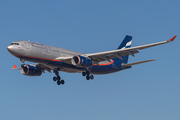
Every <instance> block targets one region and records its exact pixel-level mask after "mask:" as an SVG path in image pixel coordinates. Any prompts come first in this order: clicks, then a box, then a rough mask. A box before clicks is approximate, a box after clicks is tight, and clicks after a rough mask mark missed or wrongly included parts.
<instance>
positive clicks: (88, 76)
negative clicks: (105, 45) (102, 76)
mask: <svg viewBox="0 0 180 120" xmlns="http://www.w3.org/2000/svg"><path fill="white" fill-rule="evenodd" d="M82 75H83V76H86V79H87V80H90V79H91V80H93V79H94V76H93V75H90V73H89V71H86V72H82Z"/></svg>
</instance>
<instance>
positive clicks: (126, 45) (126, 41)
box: [118, 35, 132, 49]
mask: <svg viewBox="0 0 180 120" xmlns="http://www.w3.org/2000/svg"><path fill="white" fill-rule="evenodd" d="M131 43H132V36H128V35H126V37H125V38H124V40H123V41H122V43H121V44H120V45H119V47H118V49H124V48H129V47H131Z"/></svg>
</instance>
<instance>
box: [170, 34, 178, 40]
mask: <svg viewBox="0 0 180 120" xmlns="http://www.w3.org/2000/svg"><path fill="white" fill-rule="evenodd" d="M176 37H177V35H175V36H174V37H172V38H171V39H169V42H170V41H174V39H175V38H176Z"/></svg>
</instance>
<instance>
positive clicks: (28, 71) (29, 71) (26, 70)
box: [21, 64, 42, 76]
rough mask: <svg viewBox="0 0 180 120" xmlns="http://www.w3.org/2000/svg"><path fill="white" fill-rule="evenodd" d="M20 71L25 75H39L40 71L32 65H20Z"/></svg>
mask: <svg viewBox="0 0 180 120" xmlns="http://www.w3.org/2000/svg"><path fill="white" fill-rule="evenodd" d="M21 73H22V74H23V75H26V76H41V74H42V71H41V70H39V69H38V68H37V67H34V66H32V65H23V64H22V65H21Z"/></svg>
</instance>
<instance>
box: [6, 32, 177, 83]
mask: <svg viewBox="0 0 180 120" xmlns="http://www.w3.org/2000/svg"><path fill="white" fill-rule="evenodd" d="M175 38H176V36H174V37H172V38H171V39H169V40H166V41H162V42H157V43H152V44H146V45H141V46H136V47H131V43H132V36H128V35H126V36H125V38H124V40H123V41H122V43H121V44H120V45H119V47H118V48H117V49H116V50H111V51H106V52H98V53H92V54H84V53H80V52H75V51H71V50H66V49H62V48H58V47H53V46H49V45H44V44H40V43H36V42H31V41H15V42H12V43H11V44H10V45H9V46H8V47H7V50H8V51H9V52H10V53H11V54H12V55H13V56H15V57H17V58H19V59H20V60H21V62H22V64H21V67H20V68H17V67H16V65H14V67H13V69H19V70H20V71H21V73H22V74H23V75H26V76H41V74H42V73H45V71H48V72H51V71H53V72H54V73H55V76H54V77H53V80H54V81H56V82H57V84H58V85H60V84H62V85H63V84H64V83H65V81H64V80H63V79H61V77H60V75H59V71H63V72H68V73H82V75H83V76H86V79H87V80H90V79H94V76H93V75H100V74H108V73H114V72H118V71H121V70H125V69H129V68H131V67H132V66H133V65H137V64H141V63H145V62H150V61H154V59H151V60H145V61H140V62H135V63H128V58H129V55H131V56H133V57H134V54H136V53H139V50H142V49H146V48H149V47H153V46H157V45H161V44H165V43H169V42H172V41H174V39H175ZM25 61H30V62H34V63H36V64H25V63H24V62H25Z"/></svg>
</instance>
